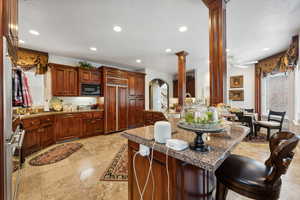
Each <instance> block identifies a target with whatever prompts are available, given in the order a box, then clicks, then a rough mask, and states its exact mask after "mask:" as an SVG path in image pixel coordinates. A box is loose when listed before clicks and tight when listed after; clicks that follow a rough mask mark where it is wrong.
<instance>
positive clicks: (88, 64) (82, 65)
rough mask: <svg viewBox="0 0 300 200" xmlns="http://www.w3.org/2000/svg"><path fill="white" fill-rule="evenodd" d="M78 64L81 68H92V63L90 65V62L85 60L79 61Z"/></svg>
mask: <svg viewBox="0 0 300 200" xmlns="http://www.w3.org/2000/svg"><path fill="white" fill-rule="evenodd" d="M78 64H79V67H81V68H83V69H92V68H94V66H93V65H91V64H90V63H88V62H86V61H79V62H78Z"/></svg>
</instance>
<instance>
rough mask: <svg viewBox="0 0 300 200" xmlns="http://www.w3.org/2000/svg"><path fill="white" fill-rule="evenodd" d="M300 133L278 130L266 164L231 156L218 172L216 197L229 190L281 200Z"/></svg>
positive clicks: (219, 198)
mask: <svg viewBox="0 0 300 200" xmlns="http://www.w3.org/2000/svg"><path fill="white" fill-rule="evenodd" d="M298 142H299V136H296V135H295V134H294V133H291V132H278V133H277V134H274V135H273V136H272V137H271V140H270V153H271V155H270V157H269V159H268V160H267V161H266V162H265V163H261V162H258V161H255V160H253V159H251V158H247V157H243V156H239V155H231V156H229V157H228V158H227V159H226V160H225V161H224V163H223V164H222V165H221V166H220V168H219V169H218V170H217V171H216V173H215V174H216V177H217V191H216V200H225V199H226V195H227V191H228V189H230V190H233V191H234V192H237V193H239V194H241V195H243V196H246V197H248V198H252V199H257V200H275V199H279V195H280V189H281V184H282V182H281V176H282V175H283V174H285V173H286V171H287V169H288V167H289V165H290V163H291V161H292V159H293V156H294V152H293V151H294V150H295V148H296V146H297V144H298Z"/></svg>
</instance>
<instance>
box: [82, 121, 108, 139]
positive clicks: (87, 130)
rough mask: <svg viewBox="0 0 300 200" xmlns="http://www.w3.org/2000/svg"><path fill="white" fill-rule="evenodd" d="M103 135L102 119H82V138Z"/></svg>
mask: <svg viewBox="0 0 300 200" xmlns="http://www.w3.org/2000/svg"><path fill="white" fill-rule="evenodd" d="M102 133H104V120H103V118H98V119H97V118H90V119H83V121H82V137H90V136H95V135H99V134H102Z"/></svg>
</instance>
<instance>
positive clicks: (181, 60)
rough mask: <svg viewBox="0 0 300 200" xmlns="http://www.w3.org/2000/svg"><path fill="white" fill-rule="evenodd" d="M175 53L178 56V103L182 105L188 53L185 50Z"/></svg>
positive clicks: (184, 94) (184, 93)
mask: <svg viewBox="0 0 300 200" xmlns="http://www.w3.org/2000/svg"><path fill="white" fill-rule="evenodd" d="M176 55H177V56H178V103H179V105H181V106H183V105H184V99H185V96H186V71H185V65H186V56H187V55H189V54H188V52H186V51H180V52H177V53H176Z"/></svg>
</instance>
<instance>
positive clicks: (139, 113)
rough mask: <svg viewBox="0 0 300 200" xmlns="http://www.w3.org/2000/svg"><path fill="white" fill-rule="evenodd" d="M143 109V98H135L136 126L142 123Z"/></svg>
mask: <svg viewBox="0 0 300 200" xmlns="http://www.w3.org/2000/svg"><path fill="white" fill-rule="evenodd" d="M144 110H145V100H144V99H136V106H135V113H136V114H135V118H136V125H137V126H138V127H139V126H143V125H144Z"/></svg>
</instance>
